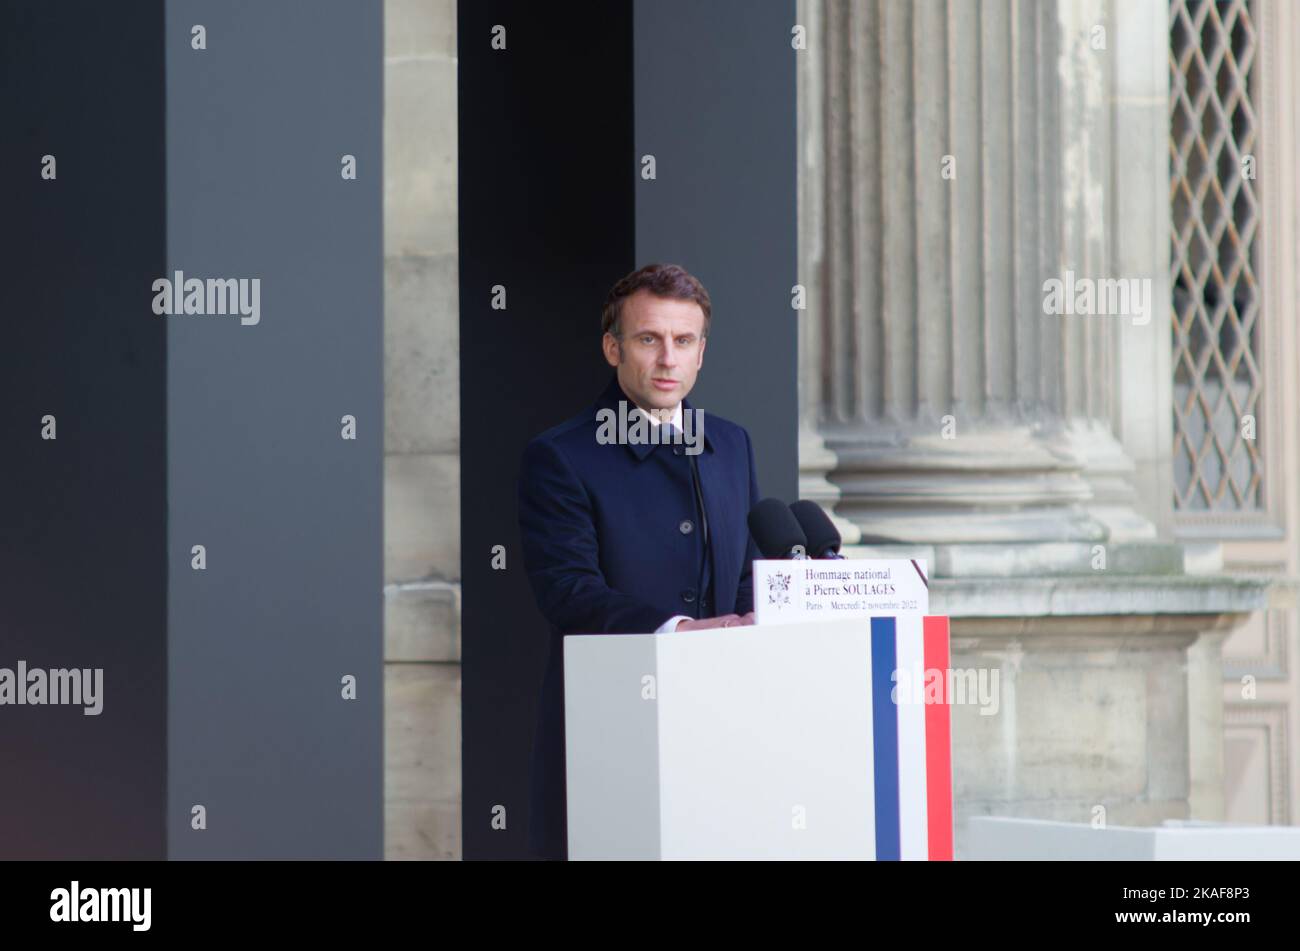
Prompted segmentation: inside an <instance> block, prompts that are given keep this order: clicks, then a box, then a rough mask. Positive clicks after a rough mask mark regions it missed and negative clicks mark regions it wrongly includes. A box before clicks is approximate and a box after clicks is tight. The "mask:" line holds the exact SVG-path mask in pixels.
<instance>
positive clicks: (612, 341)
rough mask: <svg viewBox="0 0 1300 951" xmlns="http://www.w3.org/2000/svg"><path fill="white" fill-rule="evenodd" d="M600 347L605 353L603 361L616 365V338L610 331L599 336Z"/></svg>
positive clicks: (617, 354)
mask: <svg viewBox="0 0 1300 951" xmlns="http://www.w3.org/2000/svg"><path fill="white" fill-rule="evenodd" d="M600 349H601V350H602V351H603V352H604V354H605V362H606V363H608V364H609V365H610V366H612V367H616V366H618V362H619V352H618V338H617V337H615V336H614V335H613V334H612V333H608V332H606V334H605V336H603V337H601V338H600Z"/></svg>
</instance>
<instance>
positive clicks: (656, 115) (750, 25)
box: [633, 0, 806, 500]
mask: <svg viewBox="0 0 1300 951" xmlns="http://www.w3.org/2000/svg"><path fill="white" fill-rule="evenodd" d="M634 7H635V10H634V34H633V35H634V46H635V53H634V63H635V74H634V79H633V85H634V88H635V101H636V109H635V115H636V132H635V136H636V155H637V161H638V168H639V162H640V158H641V156H643V155H647V154H650V155H653V156H654V157H655V160H656V174H657V178H656V180H654V181H644V180H642V179H641V178H640V177H638V178H637V190H636V259H637V264H638V265H643V264H649V263H651V262H653V261H667V262H673V263H676V264H680V265H682V266H683V267H685V268H686V269H687V270H689V271H690V272H691V273H693V274H695V276H696V277H698V278H699V279H700V280H701V281H703V282H704V286H705V287H707V288H708V290H709V295H710V297H711V298H712V301H713V326H712V332H711V334H710V337H709V343H708V349H707V350H706V351H705V357H704V368H703V369H702V370H701V371H700V377H699V382H698V383H697V385H696V388H695V390H694V391H693V393H692V394H691V398H692V401H693V402H695V404H696V405H698V406H700V407H702V408H703V409H705V410H706V411H710V412H714V413H717V414H718V415H720V416H724V417H727V418H729V419H732V420H734V421H735V422H738V423H740V424H741V425H743V426H745V427H746V428H747V429H748V430H749V433H750V435H751V436H752V437H753V440H754V451H755V453H756V454H757V458H758V470H759V481H760V488H761V489H762V491H763V493H764V494H765V495H775V496H779V497H781V498H784V499H786V500H793V499H794V498H795V497H796V492H797V487H798V418H797V414H798V400H797V388H796V363H797V350H796V332H797V326H796V321H797V320H798V317H797V316H796V314H797V313H798V312H796V311H794V310H792V309H791V307H790V288H791V287H792V286H793V285H794V284H795V283H796V282H797V279H798V278H797V245H796V240H797V229H796V191H795V185H796V166H795V159H796V151H795V150H796V142H795V92H796V89H795V56H796V55H798V54H796V52H795V51H794V50H793V49H791V47H790V30H791V28H792V27H793V26H794V24H795V5H794V3H793V2H792V0H709V2H707V3H701V2H698V0H637V2H636V3H635V5H634ZM805 55H806V54H805Z"/></svg>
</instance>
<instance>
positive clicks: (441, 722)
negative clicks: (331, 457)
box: [384, 0, 461, 859]
mask: <svg viewBox="0 0 1300 951" xmlns="http://www.w3.org/2000/svg"><path fill="white" fill-rule="evenodd" d="M456 133H457V128H456V4H455V2H454V0H385V3H384V413H385V431H384V605H385V610H384V644H385V647H384V660H385V664H384V668H385V681H386V683H385V705H384V724H385V770H384V795H385V815H384V827H385V855H386V857H387V858H389V859H459V858H460V854H461V836H460V814H461V803H460V800H461V780H460V423H459V414H460V405H459V385H460V380H459V360H460V353H459V349H460V348H459V313H458V306H459V305H458V294H457V288H458V273H457V246H456V235H457V226H456V220H457V207H456Z"/></svg>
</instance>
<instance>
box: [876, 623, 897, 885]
mask: <svg viewBox="0 0 1300 951" xmlns="http://www.w3.org/2000/svg"><path fill="white" fill-rule="evenodd" d="M895 642H896V630H895V625H894V619H893V618H892V617H873V618H872V619H871V680H872V684H871V723H872V732H873V733H874V734H875V736H874V737H873V739H874V740H875V743H874V751H875V760H876V859H877V860H878V861H894V862H897V861H899V859H900V858H901V848H900V846H899V830H898V707H896V706H895V705H894V700H893V697H892V696H891V691H892V690H893V689H894V682H893V680H892V679H891V677H892V676H893V673H894V671H895V670H897V669H898V652H897V649H896V646H895Z"/></svg>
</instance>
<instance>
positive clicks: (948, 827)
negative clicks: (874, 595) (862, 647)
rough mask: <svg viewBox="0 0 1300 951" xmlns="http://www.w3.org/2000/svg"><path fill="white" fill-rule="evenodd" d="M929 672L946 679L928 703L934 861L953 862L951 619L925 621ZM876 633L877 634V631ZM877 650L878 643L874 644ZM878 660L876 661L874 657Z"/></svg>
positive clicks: (929, 802)
mask: <svg viewBox="0 0 1300 951" xmlns="http://www.w3.org/2000/svg"><path fill="white" fill-rule="evenodd" d="M924 631H925V634H924V638H925V669H926V671H927V672H928V671H938V672H939V674H938V675H939V676H940V677H942V678H943V680H942V684H941V685H940V687H939V699H940V701H941V702H939V703H927V704H925V776H926V785H927V787H928V795H927V796H926V803H927V806H928V813H929V817H928V819H929V821H928V829H927V831H928V833H929V844H930V859H931V860H932V861H951V860H952V709H951V707H950V706H949V705H950V704H951V702H952V698H951V697H949V696H948V664H949V654H948V618H946V617H943V616H938V615H927V616H926V618H925V621H924ZM873 633H874V632H873ZM872 646H873V648H874V646H875V645H874V644H873V645H872ZM873 659H874V658H873Z"/></svg>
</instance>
